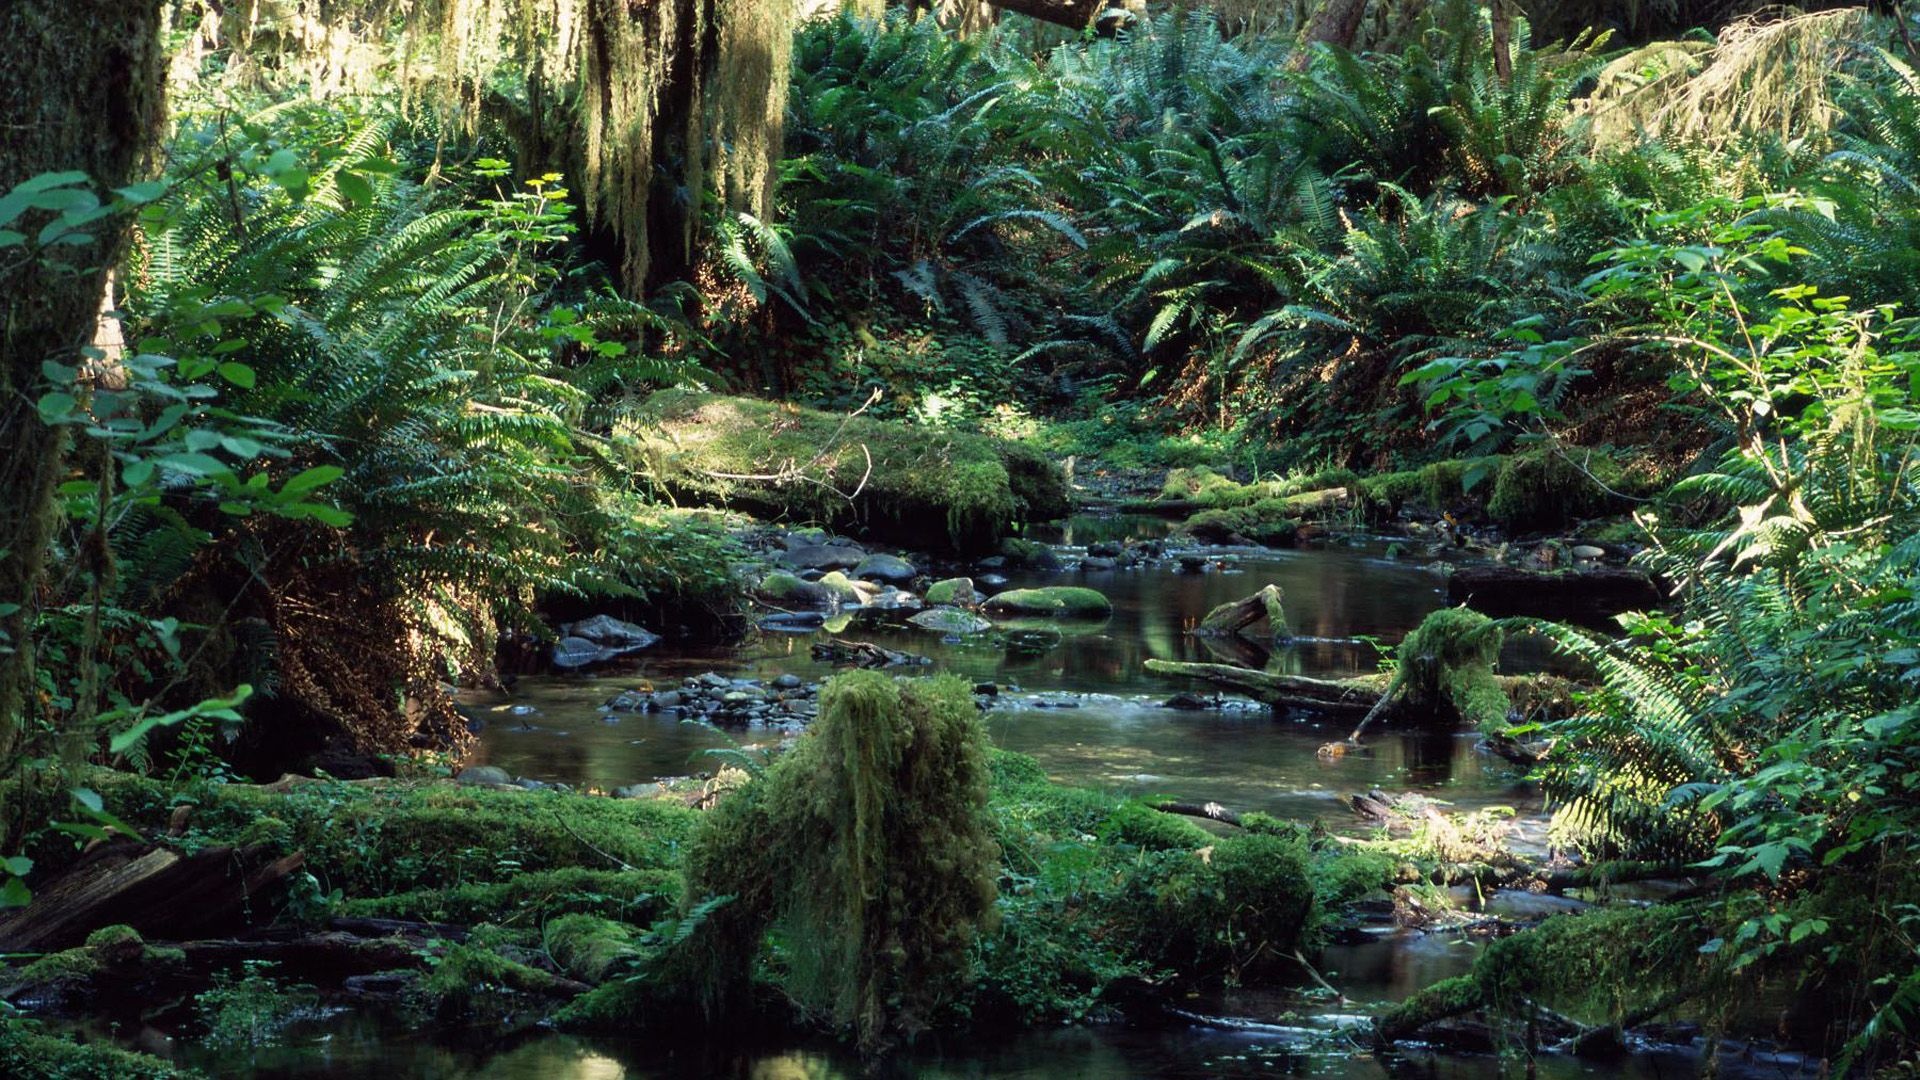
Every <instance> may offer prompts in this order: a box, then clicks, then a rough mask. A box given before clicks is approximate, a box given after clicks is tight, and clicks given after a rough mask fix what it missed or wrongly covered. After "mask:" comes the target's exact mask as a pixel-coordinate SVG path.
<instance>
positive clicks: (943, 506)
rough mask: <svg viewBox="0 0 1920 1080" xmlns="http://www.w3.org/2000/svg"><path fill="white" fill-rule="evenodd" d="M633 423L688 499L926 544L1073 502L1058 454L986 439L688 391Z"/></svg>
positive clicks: (990, 534) (982, 539)
mask: <svg viewBox="0 0 1920 1080" xmlns="http://www.w3.org/2000/svg"><path fill="white" fill-rule="evenodd" d="M633 423H634V427H633V434H634V436H635V437H636V439H637V441H638V444H639V446H640V447H641V455H642V458H643V460H644V462H645V465H646V468H647V471H648V472H649V474H650V475H652V476H654V477H656V478H657V479H658V480H659V481H660V482H661V483H662V484H664V485H665V486H666V487H667V488H668V490H669V491H671V492H673V493H674V495H675V496H676V497H678V498H681V499H684V500H688V501H693V502H700V503H715V504H721V505H727V506H734V507H739V508H741V509H745V510H748V511H751V512H754V513H757V514H761V515H765V516H770V517H776V518H783V519H786V520H790V521H814V522H821V523H826V524H829V525H832V526H833V527H834V528H836V529H840V530H842V531H860V532H864V533H866V534H868V535H872V536H876V537H880V538H883V539H887V540H891V541H894V542H897V543H900V544H903V545H905V546H909V547H913V548H916V549H921V550H945V551H955V550H958V551H969V552H971V551H981V550H986V549H990V548H991V547H992V546H993V545H994V544H995V543H997V542H998V541H999V540H1000V538H1001V537H1002V536H1004V535H1006V533H1007V531H1008V529H1009V528H1011V527H1012V526H1013V525H1014V524H1015V523H1016V522H1021V521H1044V520H1048V519H1050V518H1054V517H1058V516H1060V515H1062V514H1063V513H1065V512H1066V511H1067V509H1069V506H1068V502H1067V498H1066V485H1065V481H1064V479H1063V478H1062V476H1061V473H1060V470H1059V469H1058V468H1057V467H1056V466H1054V465H1053V464H1052V462H1050V461H1048V460H1047V459H1046V458H1045V457H1043V456H1041V455H1039V454H1037V453H1035V452H1033V451H1031V450H1029V449H1027V448H1024V447H1018V446H1013V445H1010V444H1006V443H1002V442H1000V441H998V440H994V439H989V438H986V437H985V436H980V435H971V434H965V433H961V432H949V431H935V430H930V429H927V428H920V427H911V426H908V425H905V424H899V423H889V422H885V421H879V420H873V419H870V418H868V417H864V416H856V417H852V418H851V419H849V418H848V417H845V416H841V415H837V414H833V413H826V412H820V411H817V410H813V409H805V408H800V407H797V406H793V405H786V404H780V403H775V402H770V401H761V400H758V399H755V398H745V397H725V396H721V395H717V394H700V393H693V392H690V391H683V390H669V391H663V392H661V393H658V394H655V395H654V396H653V397H652V398H650V399H649V400H648V401H647V402H646V403H645V405H644V406H643V407H642V408H641V409H640V410H639V412H638V414H637V415H636V416H635V418H634V421H633Z"/></svg>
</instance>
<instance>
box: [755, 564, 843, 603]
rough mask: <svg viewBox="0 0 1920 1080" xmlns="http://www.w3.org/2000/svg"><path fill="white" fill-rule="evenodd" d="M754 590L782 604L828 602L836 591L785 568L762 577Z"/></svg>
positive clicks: (765, 598) (761, 596)
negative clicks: (788, 571)
mask: <svg viewBox="0 0 1920 1080" xmlns="http://www.w3.org/2000/svg"><path fill="white" fill-rule="evenodd" d="M754 592H755V594H757V595H758V596H759V597H760V598H761V599H763V600H771V601H774V602H775V603H781V604H827V603H831V602H832V601H833V599H834V591H833V590H832V589H831V588H829V587H827V586H826V585H825V584H823V583H821V582H818V581H807V580H805V579H804V578H801V577H798V576H796V575H793V574H789V573H787V572H786V571H785V570H775V571H773V572H772V573H770V574H768V575H767V576H766V577H763V578H761V579H760V584H759V585H758V586H757V587H756V588H755V589H754Z"/></svg>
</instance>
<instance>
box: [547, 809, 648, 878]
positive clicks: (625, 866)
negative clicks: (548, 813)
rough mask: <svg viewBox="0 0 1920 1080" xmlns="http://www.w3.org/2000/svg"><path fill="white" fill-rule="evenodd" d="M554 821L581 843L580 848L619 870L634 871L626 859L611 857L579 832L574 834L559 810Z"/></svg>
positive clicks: (554, 816) (555, 812) (554, 814)
mask: <svg viewBox="0 0 1920 1080" xmlns="http://www.w3.org/2000/svg"><path fill="white" fill-rule="evenodd" d="M553 820H555V821H557V822H559V823H560V827H561V828H563V829H565V830H567V835H568V836H571V837H573V838H574V839H575V840H578V841H580V846H581V847H584V848H586V849H587V850H588V851H591V852H593V853H594V854H595V855H598V856H600V857H601V858H603V859H605V860H607V861H608V862H610V863H612V864H613V865H615V866H617V867H619V868H620V869H622V870H632V869H633V865H632V864H630V863H628V862H627V861H626V860H624V859H622V858H620V857H619V856H617V855H609V854H607V853H606V852H604V851H601V850H600V849H599V848H597V847H594V846H593V844H592V843H591V842H590V841H589V840H588V839H587V838H586V837H584V836H581V835H580V834H579V833H577V832H574V831H573V826H571V825H569V824H567V819H566V818H563V817H561V816H560V811H558V810H555V811H554V812H553Z"/></svg>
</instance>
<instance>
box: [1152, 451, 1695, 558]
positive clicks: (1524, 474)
mask: <svg viewBox="0 0 1920 1080" xmlns="http://www.w3.org/2000/svg"><path fill="white" fill-rule="evenodd" d="M1663 479H1664V477H1662V476H1660V475H1658V474H1657V472H1656V471H1654V470H1653V469H1652V467H1651V466H1650V465H1646V464H1638V465H1631V466H1629V465H1625V464H1622V463H1621V460H1620V459H1618V458H1616V457H1615V456H1614V455H1612V454H1610V453H1609V452H1607V451H1605V450H1583V449H1573V450H1558V449H1552V448H1545V449H1535V450H1527V451H1523V452H1519V453H1513V454H1506V455H1499V456H1491V457H1478V458H1461V459H1453V460H1445V461H1437V462H1433V463H1431V464H1427V465H1421V466H1418V467H1414V468H1408V469H1403V470H1397V471H1393V472H1385V473H1376V474H1372V475H1367V476H1362V475H1361V474H1359V473H1356V472H1354V471H1353V470H1351V469H1325V470H1321V471H1318V472H1310V473H1299V474H1295V475H1291V476H1285V477H1280V478H1276V479H1270V480H1256V481H1250V482H1243V481H1238V480H1235V479H1233V478H1231V477H1229V476H1226V475H1224V474H1222V473H1220V472H1218V471H1216V470H1214V469H1212V468H1210V467H1208V466H1204V465H1201V466H1194V467H1191V468H1180V469H1174V470H1172V471H1171V472H1169V473H1168V474H1167V478H1166V481H1165V483H1164V484H1163V486H1162V488H1161V491H1160V494H1159V497H1158V498H1155V499H1147V500H1139V501H1135V502H1131V503H1127V504H1126V505H1125V508H1126V509H1129V510H1134V511H1140V512H1147V513H1158V514H1163V515H1172V516H1180V517H1184V518H1185V521H1184V523H1183V525H1182V526H1181V531H1182V532H1184V533H1187V534H1189V535H1192V536H1194V537H1196V538H1198V539H1202V540H1207V541H1210V542H1226V541H1228V540H1232V539H1244V540H1252V541H1255V542H1258V543H1262V544H1266V545H1268V546H1271V547H1283V546H1286V545H1287V544H1289V543H1291V542H1292V539H1293V536H1294V534H1295V533H1296V532H1297V530H1298V527H1299V526H1300V525H1301V524H1302V523H1304V522H1307V521H1315V520H1328V519H1335V520H1338V519H1342V518H1344V519H1345V520H1349V521H1352V522H1355V523H1360V522H1365V523H1369V524H1373V525H1380V524H1385V523H1388V522H1391V521H1393V520H1395V519H1396V518H1398V517H1400V516H1401V515H1402V514H1410V515H1413V516H1428V517H1437V516H1440V515H1447V516H1449V517H1452V518H1454V519H1456V520H1458V521H1461V522H1470V521H1484V522H1490V523H1491V524H1493V525H1496V526H1498V527H1500V528H1501V529H1502V530H1505V531H1506V532H1508V533H1510V534H1513V535H1521V534H1527V533H1541V532H1552V531H1555V530H1559V529H1564V528H1567V527H1570V526H1573V525H1576V524H1578V523H1581V522H1585V521H1591V520H1594V519H1599V518H1605V517H1608V516H1611V515H1617V514H1621V513H1624V512H1625V511H1626V510H1628V509H1629V508H1631V506H1632V505H1633V502H1634V500H1635V499H1636V498H1638V497H1641V496H1644V495H1646V494H1648V493H1650V492H1652V491H1654V490H1658V488H1659V486H1660V482H1661V481H1662V480H1663Z"/></svg>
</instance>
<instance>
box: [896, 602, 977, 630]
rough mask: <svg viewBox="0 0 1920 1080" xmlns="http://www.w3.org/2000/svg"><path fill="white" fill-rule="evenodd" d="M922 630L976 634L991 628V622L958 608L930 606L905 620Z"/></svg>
mask: <svg viewBox="0 0 1920 1080" xmlns="http://www.w3.org/2000/svg"><path fill="white" fill-rule="evenodd" d="M907 621H908V622H910V623H912V624H913V625H915V626H917V627H919V628H920V629H922V630H932V631H934V632H935V633H940V634H978V633H980V632H982V631H985V630H991V629H993V624H992V623H990V622H988V621H987V620H985V619H983V618H981V617H980V616H978V615H975V614H973V613H972V612H970V611H961V610H960V609H959V608H949V607H941V608H930V609H928V610H926V611H923V612H921V613H919V614H918V615H915V616H914V617H912V618H910V619H908V620H907Z"/></svg>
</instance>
